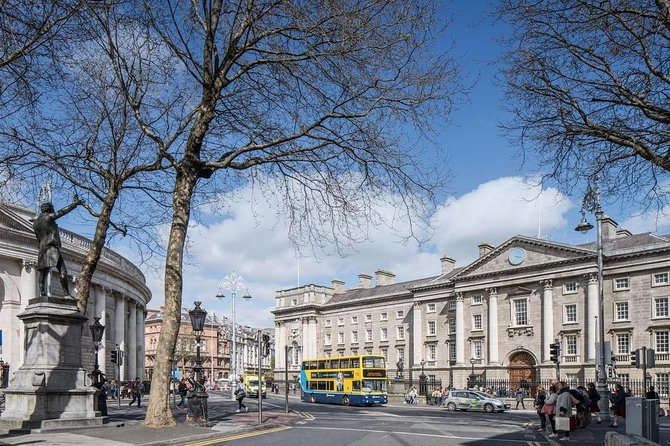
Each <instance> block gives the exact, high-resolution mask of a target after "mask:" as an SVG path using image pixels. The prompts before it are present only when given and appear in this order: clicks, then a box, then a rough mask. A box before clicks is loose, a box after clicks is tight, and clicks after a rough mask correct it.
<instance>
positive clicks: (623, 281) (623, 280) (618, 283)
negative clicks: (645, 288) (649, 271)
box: [614, 277, 629, 291]
mask: <svg viewBox="0 0 670 446" xmlns="http://www.w3.org/2000/svg"><path fill="white" fill-rule="evenodd" d="M628 288H629V286H628V277H620V278H618V279H614V291H622V290H627V289H628Z"/></svg>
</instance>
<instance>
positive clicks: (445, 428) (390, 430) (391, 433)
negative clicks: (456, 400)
mask: <svg viewBox="0 0 670 446" xmlns="http://www.w3.org/2000/svg"><path fill="white" fill-rule="evenodd" d="M263 404H264V406H266V407H271V406H273V407H275V408H276V407H284V400H283V398H282V397H281V396H276V395H269V397H268V398H267V399H266V400H264V403H263ZM290 407H291V409H292V410H297V411H301V412H304V413H306V414H308V417H307V418H306V419H304V420H302V421H300V422H298V424H294V425H293V426H291V427H290V428H288V429H280V430H274V431H271V432H262V431H261V432H253V433H245V434H240V435H236V436H231V437H228V438H225V439H223V440H207V441H202V442H197V443H191V445H192V446H205V445H218V444H235V445H244V446H246V445H249V446H251V445H258V446H260V445H291V444H313V445H314V446H342V445H354V444H355V445H357V446H366V445H384V446H396V445H398V446H419V445H421V446H433V445H434V446H438V445H440V446H444V445H472V446H475V445H481V446H493V445H505V446H516V445H524V446H534V445H539V444H543V443H544V444H546V442H545V439H544V437H543V436H541V435H539V434H537V433H536V431H535V430H536V428H537V426H534V425H533V423H534V422H535V421H536V420H535V418H536V416H535V414H534V413H532V412H522V411H519V412H516V411H510V412H507V413H502V414H501V413H494V414H487V413H479V412H458V411H457V412H448V411H447V410H446V409H438V408H435V407H429V406H406V405H387V406H383V407H353V406H352V407H343V406H336V405H325V404H308V403H303V402H300V401H299V400H297V399H294V398H291V400H290ZM249 410H250V412H251V411H255V410H256V404H255V403H254V402H253V400H251V401H249Z"/></svg>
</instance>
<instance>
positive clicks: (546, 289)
mask: <svg viewBox="0 0 670 446" xmlns="http://www.w3.org/2000/svg"><path fill="white" fill-rule="evenodd" d="M540 283H541V284H542V286H543V292H542V361H543V362H549V361H550V359H549V357H550V356H551V354H550V353H549V344H551V343H552V342H554V287H553V283H552V281H551V280H544V281H542V282H540Z"/></svg>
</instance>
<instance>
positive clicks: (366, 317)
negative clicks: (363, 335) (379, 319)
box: [365, 314, 372, 322]
mask: <svg viewBox="0 0 670 446" xmlns="http://www.w3.org/2000/svg"><path fill="white" fill-rule="evenodd" d="M365 322H372V315H371V314H366V315H365Z"/></svg>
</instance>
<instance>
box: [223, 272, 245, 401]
mask: <svg viewBox="0 0 670 446" xmlns="http://www.w3.org/2000/svg"><path fill="white" fill-rule="evenodd" d="M224 289H227V290H230V296H231V300H232V302H233V314H232V316H233V318H232V319H233V352H232V357H231V358H230V368H231V375H232V377H231V378H232V379H233V380H234V381H237V380H238V379H239V378H238V376H237V349H236V344H237V331H236V328H235V296H237V292H238V291H240V290H244V291H245V294H243V295H242V298H243V299H245V300H249V299H251V295H250V294H249V285H247V282H246V281H245V280H244V278H243V277H242V276H240V275H238V274H237V273H236V272H235V271H233V272H232V273H230V274H228V275H227V276H226V277H224V278H223V280H221V282H220V283H219V292H218V293H217V295H216V297H217V298H218V299H223V298H224V297H225V296H224V294H223V290H224ZM234 385H235V383H234V382H233V386H234ZM231 398H232V399H235V395H234V394H233V392H232V387H231Z"/></svg>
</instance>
